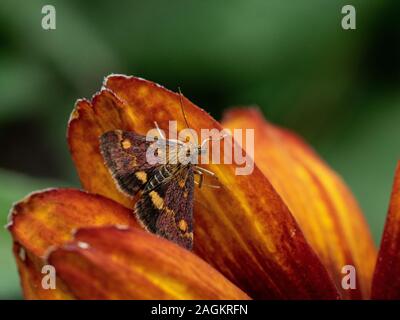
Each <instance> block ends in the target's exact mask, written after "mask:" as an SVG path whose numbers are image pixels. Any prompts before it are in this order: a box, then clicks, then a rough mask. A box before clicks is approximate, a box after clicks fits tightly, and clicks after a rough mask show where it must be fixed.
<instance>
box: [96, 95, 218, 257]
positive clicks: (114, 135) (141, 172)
mask: <svg viewBox="0 0 400 320" xmlns="http://www.w3.org/2000/svg"><path fill="white" fill-rule="evenodd" d="M179 94H180V103H181V109H182V113H183V116H184V119H185V122H186V125H187V127H188V128H189V125H188V122H187V119H186V115H185V112H184V109H183V101H182V94H181V93H180V91H179ZM155 124H156V123H155ZM156 127H157V130H158V132H159V135H160V137H157V138H155V141H156V145H159V146H162V145H163V146H164V148H160V149H157V150H155V152H156V153H157V152H159V151H160V152H166V153H168V154H172V155H175V156H176V157H178V159H181V157H180V156H184V157H182V158H186V159H187V158H188V157H189V158H190V157H198V156H199V155H200V154H202V153H203V152H204V151H205V149H204V147H203V146H204V144H205V142H206V141H208V140H211V139H207V140H205V141H203V143H202V144H201V145H200V146H198V145H197V144H194V143H184V142H182V141H180V140H167V139H166V138H165V137H164V136H163V134H162V132H161V130H160V129H159V128H158V126H157V124H156ZM222 138H223V137H222ZM152 146H153V147H154V141H147V140H146V137H145V136H143V135H139V134H137V133H135V132H132V131H122V130H114V131H109V132H106V133H104V134H103V135H102V136H101V137H100V151H101V154H102V155H103V158H104V161H105V164H106V166H107V167H108V169H109V170H110V172H111V174H112V176H113V178H114V180H115V182H116V184H117V186H118V187H119V189H120V190H121V191H122V192H124V193H125V194H127V195H129V196H134V195H136V194H137V193H139V200H138V201H137V202H136V205H135V208H134V211H135V215H136V217H137V219H138V221H139V222H140V223H141V224H142V225H143V227H144V228H145V229H146V230H148V231H150V232H152V233H155V234H157V235H159V236H162V237H164V238H166V239H168V240H171V241H173V242H175V243H177V244H178V245H180V246H182V247H184V248H186V249H189V250H191V249H192V247H193V200H194V195H193V191H194V185H195V184H198V186H199V187H201V186H202V184H203V174H204V173H206V174H209V175H211V176H215V175H214V173H213V172H211V171H209V170H206V169H204V168H202V167H200V166H197V165H195V164H193V162H192V161H189V162H187V163H186V162H185V163H182V162H180V161H173V163H172V161H167V162H166V163H163V164H159V163H156V164H152V163H149V162H148V161H147V157H146V152H147V150H148V148H151V147H152ZM170 158H171V157H168V156H166V159H170ZM195 175H196V176H199V181H195V179H194V176H195ZM211 187H218V186H212V185H211Z"/></svg>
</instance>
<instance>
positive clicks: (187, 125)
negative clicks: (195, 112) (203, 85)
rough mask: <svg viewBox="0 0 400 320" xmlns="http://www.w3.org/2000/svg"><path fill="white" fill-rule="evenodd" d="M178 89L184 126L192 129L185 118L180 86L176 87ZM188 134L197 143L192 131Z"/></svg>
mask: <svg viewBox="0 0 400 320" xmlns="http://www.w3.org/2000/svg"><path fill="white" fill-rule="evenodd" d="M178 91H179V101H180V104H181V110H182V115H183V119H184V120H185V124H186V127H187V128H189V129H190V130H193V129H192V128H191V127H190V125H189V122H188V120H187V118H186V113H185V108H184V107H183V95H182V91H181V88H180V87H178ZM190 135H191V136H192V138H193V141H194V142H196V143H197V141H195V138H194V136H193V134H192V131H190Z"/></svg>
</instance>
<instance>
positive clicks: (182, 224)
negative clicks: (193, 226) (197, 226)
mask: <svg viewBox="0 0 400 320" xmlns="http://www.w3.org/2000/svg"><path fill="white" fill-rule="evenodd" d="M178 227H179V229H181V231H182V232H186V230H187V227H188V225H187V222H186V221H185V220H184V219H182V220H180V221H179V223H178Z"/></svg>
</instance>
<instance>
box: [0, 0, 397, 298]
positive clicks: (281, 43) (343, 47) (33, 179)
mask: <svg viewBox="0 0 400 320" xmlns="http://www.w3.org/2000/svg"><path fill="white" fill-rule="evenodd" d="M45 4H52V5H54V6H55V8H56V10H57V29H56V30H53V31H45V30H43V29H42V28H41V19H42V14H41V8H42V6H43V5H45ZM345 4H352V5H354V6H355V8H356V10H357V30H349V31H345V30H343V29H342V28H341V18H342V17H343V15H342V14H341V8H342V6H344V5H345ZM399 9H400V3H399V1H395V0H393V1H389V0H383V1H381V0H360V1H356V0H353V1H351V2H348V1H336V0H302V1H300V0H296V1H289V0H286V1H282V0H273V1H267V0H259V1H243V0H242V1H239V0H231V1H218V0H201V1H184V0H182V1H172V0H168V1H166V0H165V1H161V0H160V1H155V0H151V1H77V0H75V1H53V0H47V1H37V0H30V1H8V0H1V2H0V142H1V156H0V209H1V210H0V224H1V225H3V224H5V223H6V221H7V214H8V211H9V209H10V206H11V204H12V202H14V201H16V200H18V199H20V198H21V197H23V196H25V195H26V194H27V193H29V192H31V191H33V190H37V189H40V188H46V187H50V186H76V187H78V186H79V183H78V180H77V177H76V173H75V171H74V168H73V165H72V162H71V159H70V156H69V153H68V150H67V145H66V141H65V132H66V124H67V120H68V117H69V114H70V112H71V110H72V107H73V105H74V102H75V100H76V99H77V98H80V97H88V98H90V97H91V95H92V94H93V93H94V92H96V91H97V90H98V89H99V88H100V86H101V82H102V79H103V77H104V76H105V75H107V74H109V73H124V74H129V75H137V76H141V77H144V78H147V79H149V80H153V81H156V82H159V83H161V84H163V85H165V86H166V87H167V88H170V89H172V90H176V89H177V87H178V86H180V87H181V88H182V90H183V92H184V93H185V95H186V96H187V97H189V98H190V99H191V100H192V101H194V102H195V103H197V104H198V105H200V106H202V107H204V108H205V109H206V110H208V111H210V112H211V113H212V114H213V115H214V116H215V117H216V118H217V119H218V118H220V117H221V114H222V112H223V109H224V108H226V107H228V106H232V105H251V104H257V105H259V106H260V107H261V108H262V110H263V111H264V114H265V115H266V117H267V118H268V119H270V120H271V121H273V122H275V123H278V124H280V125H283V126H286V127H289V128H291V129H293V130H295V131H297V132H299V133H300V134H301V135H303V136H304V137H305V138H306V139H307V140H308V141H309V142H310V143H311V144H312V145H313V146H314V147H315V148H316V149H317V151H318V152H319V153H320V154H321V155H322V156H323V158H324V159H326V160H327V161H328V163H329V164H330V165H331V166H332V167H333V168H334V169H335V170H337V171H338V172H339V173H340V174H341V175H342V176H343V177H344V179H345V180H346V181H347V183H348V184H349V185H350V187H351V188H352V189H353V191H354V193H355V195H356V197H357V199H358V200H359V202H360V203H361V206H362V208H363V210H364V212H365V214H366V217H367V219H368V222H369V224H370V226H371V229H372V232H373V235H374V239H375V241H376V243H377V244H378V243H379V241H380V235H381V232H382V228H383V224H384V220H385V216H386V211H387V205H388V201H389V195H390V191H391V185H392V178H393V173H394V169H395V165H396V161H397V159H399V158H400V157H399V151H400V139H399V138H400V92H399V84H400V20H399V17H400V10H399ZM0 238H1V239H0V268H1V269H0V298H19V297H20V296H21V295H20V288H19V282H18V276H17V272H16V269H15V266H14V261H13V258H12V256H11V240H10V236H9V234H8V232H6V230H3V229H2V230H1V231H0Z"/></svg>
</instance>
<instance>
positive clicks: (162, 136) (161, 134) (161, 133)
mask: <svg viewBox="0 0 400 320" xmlns="http://www.w3.org/2000/svg"><path fill="white" fill-rule="evenodd" d="M154 124H155V126H156V128H157V131H158V134H159V135H160V137H161V139H163V140H167V139H166V138H165V136H164V134H163V132H162V131H161V129H160V127H159V126H158V123H157V121H154Z"/></svg>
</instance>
